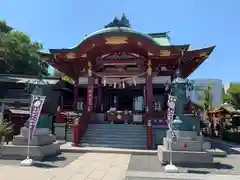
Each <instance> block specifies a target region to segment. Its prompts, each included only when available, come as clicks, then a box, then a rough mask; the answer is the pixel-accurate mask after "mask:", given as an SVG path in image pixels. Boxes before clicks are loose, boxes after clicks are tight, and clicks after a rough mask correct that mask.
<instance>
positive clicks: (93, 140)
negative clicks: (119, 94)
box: [80, 124, 147, 149]
mask: <svg viewBox="0 0 240 180" xmlns="http://www.w3.org/2000/svg"><path fill="white" fill-rule="evenodd" d="M80 146H82V147H108V148H126V149H147V129H146V127H145V126H143V125H132V124H89V125H88V130H87V131H86V132H85V134H84V136H83V137H82V138H81V140H80Z"/></svg>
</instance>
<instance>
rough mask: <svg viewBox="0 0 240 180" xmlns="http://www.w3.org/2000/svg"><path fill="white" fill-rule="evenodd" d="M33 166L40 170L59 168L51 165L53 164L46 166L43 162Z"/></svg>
mask: <svg viewBox="0 0 240 180" xmlns="http://www.w3.org/2000/svg"><path fill="white" fill-rule="evenodd" d="M33 166H35V167H38V168H58V166H55V165H51V164H45V163H41V162H35V163H34V164H33Z"/></svg>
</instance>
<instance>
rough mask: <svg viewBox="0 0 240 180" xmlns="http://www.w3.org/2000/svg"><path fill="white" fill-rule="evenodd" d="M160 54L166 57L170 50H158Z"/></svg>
mask: <svg viewBox="0 0 240 180" xmlns="http://www.w3.org/2000/svg"><path fill="white" fill-rule="evenodd" d="M159 55H160V56H163V57H167V56H170V55H171V52H170V51H169V50H160V54H159Z"/></svg>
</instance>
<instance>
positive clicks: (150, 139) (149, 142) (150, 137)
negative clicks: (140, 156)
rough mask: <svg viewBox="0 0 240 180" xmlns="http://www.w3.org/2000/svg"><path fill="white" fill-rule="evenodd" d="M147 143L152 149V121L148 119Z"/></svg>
mask: <svg viewBox="0 0 240 180" xmlns="http://www.w3.org/2000/svg"><path fill="white" fill-rule="evenodd" d="M147 145H148V149H152V121H151V120H148V124H147Z"/></svg>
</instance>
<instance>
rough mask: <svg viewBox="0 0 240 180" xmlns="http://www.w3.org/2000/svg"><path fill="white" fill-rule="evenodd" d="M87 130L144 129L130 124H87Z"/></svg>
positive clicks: (141, 126) (142, 126)
mask: <svg viewBox="0 0 240 180" xmlns="http://www.w3.org/2000/svg"><path fill="white" fill-rule="evenodd" d="M88 127H89V128H100V129H101V128H108V129H145V128H146V127H145V126H144V125H132V124H89V125H88Z"/></svg>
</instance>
